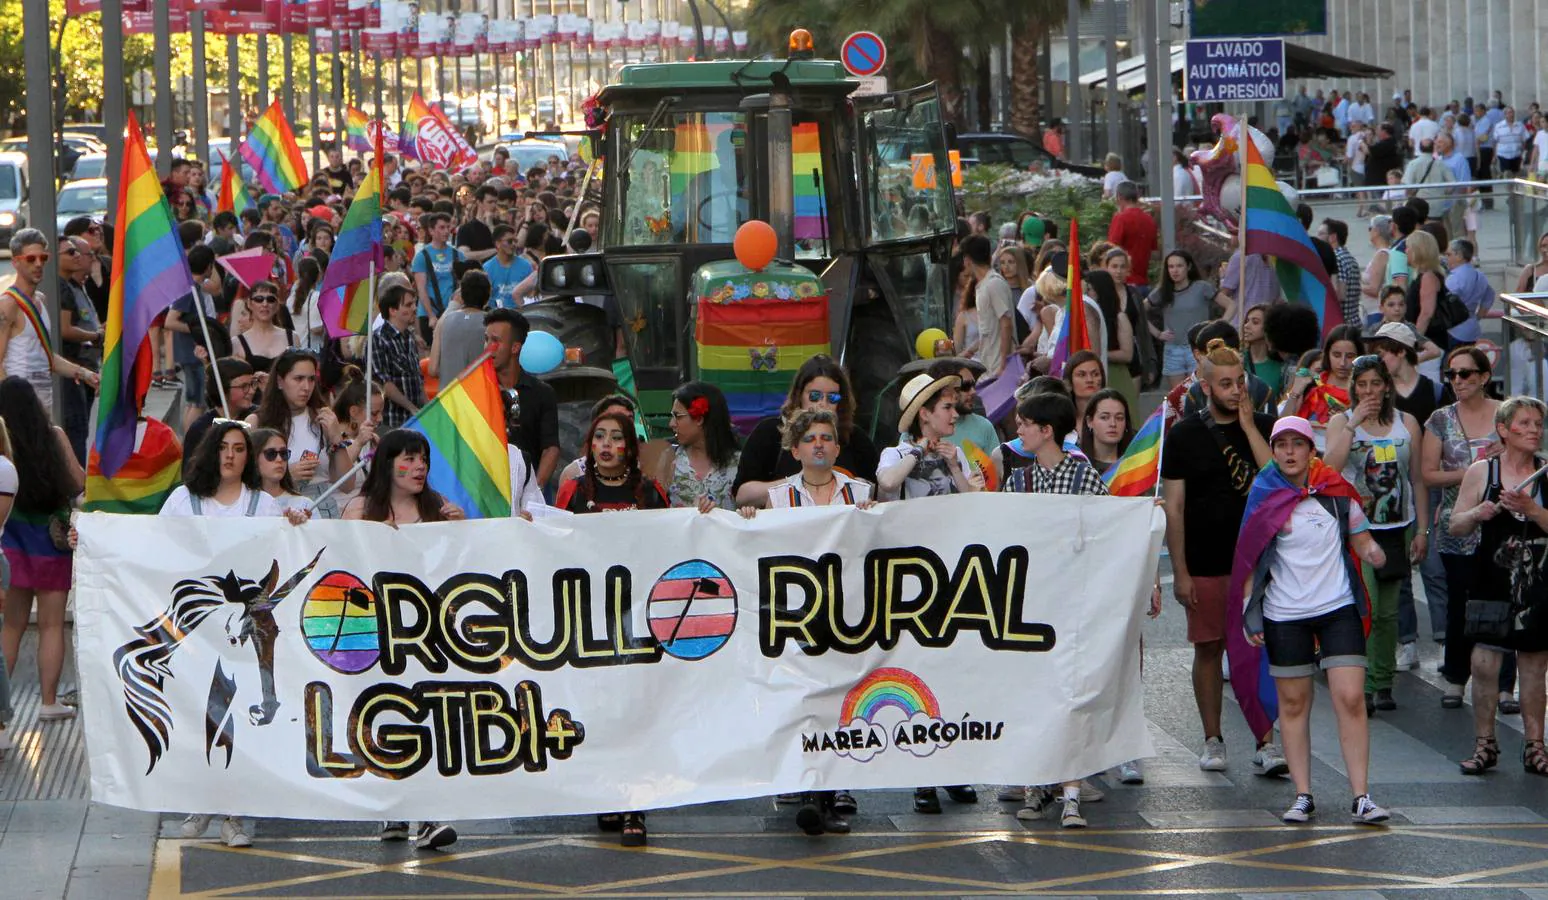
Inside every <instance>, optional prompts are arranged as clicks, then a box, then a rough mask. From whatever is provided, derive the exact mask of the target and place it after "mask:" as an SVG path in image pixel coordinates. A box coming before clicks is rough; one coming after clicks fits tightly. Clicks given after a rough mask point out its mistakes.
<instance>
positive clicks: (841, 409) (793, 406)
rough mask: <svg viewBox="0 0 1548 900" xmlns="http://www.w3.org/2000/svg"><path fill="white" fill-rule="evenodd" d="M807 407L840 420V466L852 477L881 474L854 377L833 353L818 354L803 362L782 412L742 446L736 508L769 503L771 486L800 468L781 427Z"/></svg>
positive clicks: (758, 427) (755, 429)
mask: <svg viewBox="0 0 1548 900" xmlns="http://www.w3.org/2000/svg"><path fill="white" fill-rule="evenodd" d="M808 409H826V410H828V411H829V412H831V413H833V415H834V417H835V418H837V419H838V435H837V437H838V442H839V455H838V458H837V459H836V460H835V465H836V466H837V468H838V469H839V470H840V471H842V472H843V473H844V474H846V475H849V476H850V477H853V478H870V477H872V475H873V474H874V473H875V472H876V467H877V464H878V462H879V459H880V455H879V454H878V452H877V450H876V445H875V444H874V443H872V442H871V439H870V436H869V435H867V434H866V433H865V430H864V429H862V428H856V427H855V398H854V391H853V390H852V389H851V387H850V385H849V376H848V375H847V374H845V372H844V367H843V366H840V365H839V364H838V362H836V361H835V360H834V359H833V357H831V356H814V357H812V358H811V359H808V360H807V361H806V362H804V363H802V364H801V368H800V369H798V370H797V371H796V376H795V380H794V381H792V382H791V383H790V393H789V394H787V395H786V396H785V404H784V406H783V408H781V409H780V412H779V415H777V416H769V417H768V418H765V419H762V420H760V421H759V422H758V424H757V425H755V426H754V427H753V430H752V433H751V434H749V435H748V436H747V440H746V441H745V442H743V444H742V458H741V460H740V461H739V462H738V463H737V469H736V481H735V484H734V485H733V487H732V489H733V490H734V491H735V492H736V505H737V506H739V507H740V506H753V507H759V508H763V507H767V506H768V503H769V489H770V488H773V487H776V486H777V485H778V484H779V482H780V481H781V480H783V479H785V478H788V477H790V476H791V475H794V474H796V473H797V472H799V471H800V470H801V466H800V464H799V463H798V462H796V460H795V458H794V457H792V456H791V455H790V454H789V453H785V452H784V451H783V450H781V449H780V431H781V428H782V427H783V426H784V424H785V423H786V422H788V421H790V420H791V419H792V418H794V417H795V416H796V415H797V414H798V413H800V412H802V411H804V410H808Z"/></svg>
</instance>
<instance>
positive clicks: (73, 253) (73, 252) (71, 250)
mask: <svg viewBox="0 0 1548 900" xmlns="http://www.w3.org/2000/svg"><path fill="white" fill-rule="evenodd" d="M59 255H60V256H80V255H81V251H79V250H77V249H75V248H74V247H66V248H65V249H63V250H61V251H59Z"/></svg>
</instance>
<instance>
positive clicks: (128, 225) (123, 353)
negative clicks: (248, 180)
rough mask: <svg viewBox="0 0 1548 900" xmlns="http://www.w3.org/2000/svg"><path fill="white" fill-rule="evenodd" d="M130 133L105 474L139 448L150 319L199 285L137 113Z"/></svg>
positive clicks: (104, 417) (102, 436)
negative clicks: (136, 440) (138, 426)
mask: <svg viewBox="0 0 1548 900" xmlns="http://www.w3.org/2000/svg"><path fill="white" fill-rule="evenodd" d="M125 132H126V133H125V137H124V164H123V170H122V174H121V175H120V176H119V180H118V206H117V214H116V215H115V217H114V219H113V221H114V222H117V223H118V240H117V241H116V242H115V243H114V244H113V275H112V288H111V289H110V290H109V291H108V314H107V321H106V322H105V323H103V327H104V329H105V334H104V337H103V341H102V385H101V388H100V393H101V399H100V401H99V405H98V408H97V438H96V446H97V450H98V451H99V452H100V453H101V454H102V466H101V468H102V475H103V477H105V478H112V477H114V476H116V475H117V474H118V470H119V469H121V468H122V467H123V465H124V463H125V462H127V461H128V460H129V457H130V456H131V455H132V454H133V453H134V438H135V422H136V420H137V419H138V418H139V415H140V410H141V408H142V407H143V406H144V404H145V393H146V392H147V391H148V390H150V383H151V366H152V358H153V354H152V353H151V352H150V325H151V320H152V319H155V318H156V316H158V315H160V314H161V312H162V311H163V310H165V309H166V308H167V307H169V306H171V305H172V304H173V302H174V301H176V300H177V299H178V298H179V297H182V296H183V295H184V294H187V293H189V292H190V291H192V290H193V289H194V283H193V276H192V275H191V274H189V272H188V257H187V256H185V255H184V254H183V244H182V242H181V241H180V240H178V236H177V229H176V228H175V227H174V226H173V223H172V207H171V206H169V205H168V204H167V198H166V196H165V195H164V194H162V193H161V181H160V179H158V178H157V177H156V168H155V166H153V165H151V161H150V154H149V153H148V152H147V151H146V149H145V136H144V135H143V134H142V133H141V132H140V123H139V121H138V120H137V119H135V117H134V114H133V113H132V112H131V113H130V114H129V122H128V126H127V128H126V129H125Z"/></svg>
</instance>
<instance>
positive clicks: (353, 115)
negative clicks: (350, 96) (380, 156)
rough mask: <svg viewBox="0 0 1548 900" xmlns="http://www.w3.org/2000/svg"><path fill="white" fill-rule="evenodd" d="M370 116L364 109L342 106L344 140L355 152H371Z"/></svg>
mask: <svg viewBox="0 0 1548 900" xmlns="http://www.w3.org/2000/svg"><path fill="white" fill-rule="evenodd" d="M370 127H371V118H370V116H367V115H366V114H365V111H364V110H361V109H356V108H355V107H353V106H346V107H344V134H345V138H344V142H345V143H346V144H348V145H349V149H351V150H354V151H355V152H356V153H369V152H371V135H370V134H369V129H370Z"/></svg>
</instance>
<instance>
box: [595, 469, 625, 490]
mask: <svg viewBox="0 0 1548 900" xmlns="http://www.w3.org/2000/svg"><path fill="white" fill-rule="evenodd" d="M597 480H598V481H600V482H602V483H603V484H605V485H607V486H609V487H617V486H618V485H620V484H623V483H624V482H626V481H628V480H629V476H628V475H627V474H624V475H603V474H602V473H601V472H598V473H597Z"/></svg>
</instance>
